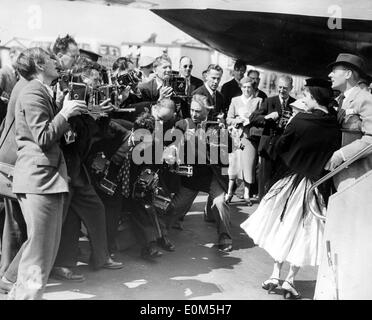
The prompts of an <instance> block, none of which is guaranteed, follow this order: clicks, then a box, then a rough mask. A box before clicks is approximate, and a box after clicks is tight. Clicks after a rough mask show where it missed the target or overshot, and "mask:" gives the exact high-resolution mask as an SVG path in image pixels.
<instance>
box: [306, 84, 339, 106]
mask: <svg viewBox="0 0 372 320" xmlns="http://www.w3.org/2000/svg"><path fill="white" fill-rule="evenodd" d="M305 88H307V89H308V90H309V92H310V94H311V95H312V97H313V98H314V100H315V101H316V102H317V103H318V104H319V105H321V106H323V107H326V108H328V109H329V106H330V105H331V104H332V102H333V100H334V98H333V91H332V88H324V87H305Z"/></svg>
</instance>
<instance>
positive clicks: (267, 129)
mask: <svg viewBox="0 0 372 320" xmlns="http://www.w3.org/2000/svg"><path fill="white" fill-rule="evenodd" d="M292 88H293V79H292V77H290V76H286V75H282V76H280V77H279V79H278V95H276V96H273V97H270V98H267V99H266V100H265V101H264V102H263V104H262V105H261V107H260V108H259V109H258V110H257V111H255V112H254V113H253V114H252V115H251V116H250V122H251V124H252V125H253V126H255V127H263V132H262V136H261V139H260V143H259V146H258V154H259V156H260V166H259V179H258V183H259V185H258V189H259V198H260V199H262V197H263V196H264V195H265V194H266V192H267V191H268V188H269V184H270V183H272V182H274V181H273V179H274V173H275V172H276V169H277V168H278V164H279V161H280V158H279V157H277V155H276V153H275V150H274V145H275V141H276V140H277V139H278V138H279V137H280V135H281V134H282V133H283V131H284V127H285V121H287V120H288V119H289V117H290V115H291V113H292V107H291V106H290V104H291V103H292V102H294V101H295V99H294V98H292V97H291V96H290V95H289V93H290V92H291V90H292ZM283 125H284V127H283Z"/></svg>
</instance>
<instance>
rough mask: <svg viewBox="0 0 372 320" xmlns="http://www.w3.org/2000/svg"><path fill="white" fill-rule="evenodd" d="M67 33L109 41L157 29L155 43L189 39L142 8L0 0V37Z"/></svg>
mask: <svg viewBox="0 0 372 320" xmlns="http://www.w3.org/2000/svg"><path fill="white" fill-rule="evenodd" d="M66 33H69V34H71V35H73V36H74V37H75V38H76V39H77V40H78V41H83V40H90V39H93V40H96V41H104V42H106V43H108V44H112V45H120V44H121V42H123V41H125V42H143V41H145V40H147V39H148V38H149V37H150V35H151V33H157V39H156V42H157V43H164V44H168V43H171V42H172V41H174V40H177V39H180V40H185V41H186V40H190V39H191V38H190V37H189V36H188V35H186V34H185V33H184V32H182V31H180V30H179V29H177V28H175V27H173V26H172V25H171V24H169V23H168V22H166V21H165V20H163V19H162V18H160V17H158V16H157V15H155V14H154V13H152V12H151V11H149V10H146V9H138V8H128V7H125V6H105V5H100V4H93V3H89V2H71V1H60V0H0V40H1V44H4V43H6V42H7V41H8V40H10V39H12V38H13V37H20V38H27V39H36V38H52V39H55V38H56V37H57V36H58V35H65V34H66Z"/></svg>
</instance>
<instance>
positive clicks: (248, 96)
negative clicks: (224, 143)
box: [225, 77, 262, 206]
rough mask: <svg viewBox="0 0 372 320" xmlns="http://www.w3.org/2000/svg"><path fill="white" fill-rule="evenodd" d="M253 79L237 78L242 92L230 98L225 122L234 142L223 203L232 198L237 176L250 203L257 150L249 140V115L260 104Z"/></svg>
mask: <svg viewBox="0 0 372 320" xmlns="http://www.w3.org/2000/svg"><path fill="white" fill-rule="evenodd" d="M253 85H254V84H253V81H252V79H251V78H249V77H244V78H243V79H241V80H240V87H241V89H242V92H243V93H242V95H241V96H238V97H235V98H232V100H231V104H230V107H229V111H228V113H227V118H226V123H227V125H228V126H229V129H230V130H231V135H232V137H233V141H234V148H235V151H233V152H232V153H231V154H230V156H229V170H228V174H229V188H228V192H227V194H226V199H225V200H226V202H230V201H231V198H232V197H233V190H234V186H235V181H236V179H241V180H243V181H244V200H245V201H246V203H247V204H248V205H249V206H251V205H252V202H251V200H250V198H249V187H250V185H251V184H252V183H254V180H255V167H256V161H257V150H256V148H255V147H254V146H253V144H252V143H251V142H250V141H249V140H248V138H249V126H248V125H249V116H250V115H251V114H252V113H253V112H254V111H256V110H257V109H258V108H259V107H260V105H261V103H262V99H261V98H256V97H254V88H253Z"/></svg>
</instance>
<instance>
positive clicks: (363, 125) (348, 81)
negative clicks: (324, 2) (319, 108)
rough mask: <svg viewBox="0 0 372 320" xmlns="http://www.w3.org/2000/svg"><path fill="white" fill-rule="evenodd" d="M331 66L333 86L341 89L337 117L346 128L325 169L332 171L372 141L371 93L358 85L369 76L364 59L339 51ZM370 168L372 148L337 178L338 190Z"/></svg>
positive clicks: (371, 166)
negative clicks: (339, 146) (340, 146)
mask: <svg viewBox="0 0 372 320" xmlns="http://www.w3.org/2000/svg"><path fill="white" fill-rule="evenodd" d="M329 67H330V68H332V71H331V73H330V74H329V75H328V76H329V77H330V78H331V81H332V89H334V90H339V91H340V92H341V94H340V96H339V98H338V104H339V108H338V119H339V122H340V124H341V128H342V129H341V130H342V131H343V132H342V148H341V149H339V150H337V151H335V152H334V154H333V156H332V157H331V159H330V160H329V161H328V163H327V164H326V166H325V169H327V170H333V169H334V168H336V167H338V166H339V165H340V164H342V162H344V161H347V160H349V159H350V158H352V157H353V156H354V155H356V154H357V153H358V152H360V151H361V150H363V149H364V148H366V147H368V146H370V145H371V144H372V96H371V94H370V93H369V92H367V91H365V90H362V89H361V88H360V87H359V86H358V81H359V79H360V78H368V75H366V74H365V72H364V69H365V61H364V59H363V58H361V57H359V56H356V55H353V54H348V53H340V54H339V55H338V57H337V59H336V61H335V62H333V63H331V64H330V65H329ZM370 170H372V150H370V152H368V153H367V154H366V155H364V157H362V158H361V159H360V160H358V161H356V162H354V163H353V164H351V165H350V166H349V167H348V168H347V169H344V170H342V171H341V172H340V173H339V174H337V175H336V176H335V177H334V182H335V186H336V188H337V190H338V191H340V190H341V189H344V188H346V187H347V186H349V185H351V184H352V183H353V182H354V181H355V180H356V179H357V178H359V177H360V176H362V175H363V174H365V173H366V172H368V171H370Z"/></svg>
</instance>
